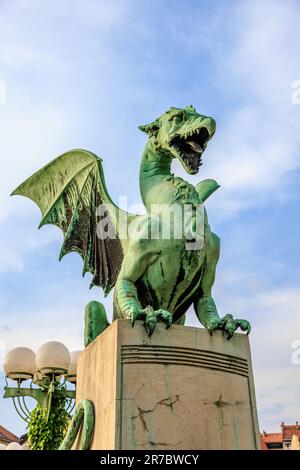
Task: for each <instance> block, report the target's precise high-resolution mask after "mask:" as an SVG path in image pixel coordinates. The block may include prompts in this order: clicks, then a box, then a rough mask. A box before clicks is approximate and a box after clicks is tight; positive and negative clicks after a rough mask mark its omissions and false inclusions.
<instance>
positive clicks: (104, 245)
mask: <svg viewBox="0 0 300 470" xmlns="http://www.w3.org/2000/svg"><path fill="white" fill-rule="evenodd" d="M140 129H141V130H142V131H143V132H145V133H146V134H147V136H148V141H147V143H146V146H145V149H144V152H143V156H142V161H141V167H140V191H141V196H142V200H143V203H144V206H145V208H146V214H145V215H134V214H130V213H127V212H125V211H122V210H121V209H119V208H118V207H117V206H116V205H115V204H114V203H113V201H112V200H111V198H110V196H109V194H108V191H107V189H106V186H105V181H104V176H103V169H102V163H101V162H102V160H101V159H100V158H99V157H97V156H96V155H94V154H93V153H91V152H88V151H86V150H71V151H70V152H67V153H65V154H63V155H61V156H59V157H58V158H56V159H55V160H53V161H52V162H50V163H49V164H48V165H46V166H45V167H43V168H42V169H41V170H39V171H38V172H37V173H35V174H34V175H33V176H31V177H30V178H29V179H27V180H26V181H25V182H24V183H22V184H21V185H20V186H19V187H18V188H17V189H16V190H15V191H14V192H13V194H18V195H22V196H27V197H29V198H31V199H32V200H33V201H34V202H35V203H36V204H37V205H38V206H39V208H40V209H41V212H42V221H41V224H40V226H42V225H44V224H49V223H50V224H55V225H57V226H58V227H60V228H61V229H62V231H63V233H64V242H63V246H62V249H61V253H60V259H61V258H62V257H63V256H64V255H65V254H66V253H69V252H71V251H76V252H78V253H79V254H80V255H81V256H82V259H83V275H84V274H85V273H86V272H90V273H91V274H92V282H91V286H94V285H96V286H101V287H102V288H103V290H104V293H105V294H107V293H108V292H110V290H111V289H112V288H113V287H115V289H114V317H113V318H114V319H117V318H125V319H129V320H130V321H131V322H132V325H134V322H135V321H136V320H137V319H142V320H144V321H145V326H146V330H147V332H148V334H149V335H151V334H152V333H153V331H154V329H155V326H156V324H157V322H158V321H163V322H165V323H166V325H167V327H170V326H171V324H174V323H175V324H184V321H185V315H186V312H187V310H188V308H189V307H190V306H191V305H194V309H195V312H196V315H197V317H198V319H199V321H200V322H201V324H202V325H203V326H204V327H205V328H207V329H208V330H209V332H210V333H211V334H212V333H213V331H214V330H217V329H219V330H223V331H225V332H226V334H227V337H228V338H230V337H231V336H232V335H233V333H234V332H235V330H236V329H238V328H241V329H242V330H243V331H246V332H247V334H248V333H249V332H250V324H249V322H248V321H247V320H239V319H234V318H233V316H232V315H226V316H224V317H223V318H220V316H219V314H218V312H217V308H216V305H215V302H214V300H213V298H212V286H213V283H214V280H215V271H216V265H217V261H218V258H219V250H220V242H219V238H218V237H217V236H216V235H215V234H214V233H212V232H211V230H210V227H209V225H208V222H207V214H206V211H205V209H203V210H202V211H198V210H197V208H198V207H202V208H203V203H204V202H205V200H206V199H207V198H208V197H209V196H210V195H211V194H212V193H213V192H214V191H215V190H216V189H217V188H218V187H219V186H218V184H217V183H216V182H215V181H214V180H204V181H202V182H200V183H198V184H197V185H196V186H195V187H194V186H192V185H191V184H189V183H187V182H186V181H184V180H183V179H181V178H179V177H175V176H174V175H173V174H172V173H171V163H172V160H173V159H175V158H177V159H178V160H179V161H180V163H181V164H182V166H183V168H184V169H185V170H186V172H187V173H189V174H191V175H194V174H196V173H197V172H198V170H199V167H200V165H201V164H202V154H203V152H204V150H205V148H206V145H207V142H208V141H209V140H210V139H211V138H212V136H213V135H214V132H215V121H214V120H213V119H212V118H211V117H206V116H202V115H200V114H199V113H197V112H196V110H195V109H194V108H193V107H192V106H188V107H186V108H184V109H179V108H170V109H169V110H168V111H167V112H165V113H164V114H162V115H161V116H160V117H159V118H158V119H156V120H155V121H153V122H151V123H150V124H147V125H145V126H140ZM101 205H102V207H104V208H105V211H106V212H105V214H103V213H102V218H100V219H99V217H100V216H99V212H97V208H99V207H100V206H101ZM175 206H176V207H177V208H178V207H179V208H184V207H188V206H189V207H191V208H192V209H191V212H190V214H191V215H190V217H189V218H188V222H186V221H184V222H183V236H181V237H178V236H176V233H175V232H176V229H177V228H178V227H177V225H178V224H177V225H176V224H175V222H174V219H172V220H173V222H172V221H171V218H170V223H169V228H170V236H169V237H162V236H161V233H162V232H163V230H164V228H165V210H166V208H171V209H173V208H174V207H175ZM96 213H97V214H98V216H96ZM199 214H200V216H199ZM100 215H101V214H100ZM103 216H105V217H103ZM199 217H200V224H199V223H196V222H197V220H198V222H199ZM197 218H198V219H197ZM104 220H105V221H106V225H104V224H103V221H104ZM124 221H125V222H126V226H127V230H125V231H124V230H123V229H122V227H121V225H122V224H123V225H124ZM108 226H110V227H113V228H114V236H112V234H111V230H108V228H107V227H108ZM101 227H102V228H101ZM128 227H130V230H128ZM153 227H156V232H155V230H154V232H155V236H149V233H150V232H151V234H152V230H153ZM199 227H200V229H199ZM201 227H202V228H201ZM108 233H109V234H110V236H107V234H108ZM187 242H188V243H187ZM197 243H198V244H197ZM107 325H108V321H107V317H106V314H105V310H104V307H103V306H102V305H101V304H100V303H99V302H95V301H93V302H91V303H90V304H88V306H87V307H86V331H85V344H86V345H87V344H88V343H89V342H90V341H91V340H93V339H94V338H95V337H96V336H97V334H99V333H100V332H101V331H102V330H103V329H104V328H106V326H107Z"/></svg>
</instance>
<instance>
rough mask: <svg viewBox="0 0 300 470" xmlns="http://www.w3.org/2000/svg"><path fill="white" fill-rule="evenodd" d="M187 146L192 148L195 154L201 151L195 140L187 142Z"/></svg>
mask: <svg viewBox="0 0 300 470" xmlns="http://www.w3.org/2000/svg"><path fill="white" fill-rule="evenodd" d="M187 144H189V146H190V147H192V149H193V150H195V152H197V153H200V152H202V151H203V150H202V147H201V145H200V144H198V142H196V141H195V140H187Z"/></svg>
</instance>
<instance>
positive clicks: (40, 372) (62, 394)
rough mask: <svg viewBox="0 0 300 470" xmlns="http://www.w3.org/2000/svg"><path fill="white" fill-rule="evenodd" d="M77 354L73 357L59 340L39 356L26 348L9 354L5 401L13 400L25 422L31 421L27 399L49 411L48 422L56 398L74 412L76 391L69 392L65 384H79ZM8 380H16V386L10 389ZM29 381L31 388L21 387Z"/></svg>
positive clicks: (43, 349) (13, 350) (5, 365)
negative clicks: (77, 381)
mask: <svg viewBox="0 0 300 470" xmlns="http://www.w3.org/2000/svg"><path fill="white" fill-rule="evenodd" d="M78 353H79V351H74V352H72V353H71V354H70V352H69V351H68V349H67V348H66V346H64V345H63V344H62V343H59V342H57V341H51V342H49V343H46V344H44V345H43V346H41V347H40V349H39V350H38V351H37V353H36V354H34V352H33V351H32V350H31V349H29V348H24V347H21V348H15V349H12V350H11V351H9V352H8V354H7V355H6V357H5V360H4V371H5V375H6V387H4V398H12V399H13V403H14V407H15V409H16V411H17V413H18V414H19V416H20V417H21V418H22V419H23V420H24V421H26V422H28V420H29V418H30V411H29V409H28V406H27V404H26V397H31V398H34V399H35V400H36V401H37V402H38V404H39V405H40V407H41V408H42V409H46V410H47V420H48V418H49V414H50V409H51V404H52V399H53V398H64V399H65V400H66V401H67V405H66V407H67V408H66V409H67V412H68V413H71V412H72V410H73V407H74V404H75V390H67V389H66V383H67V382H70V383H72V384H76V366H77V356H78ZM8 380H13V381H15V382H16V386H15V387H11V386H9V384H8ZM26 380H31V383H30V386H29V387H22V382H23V381H26Z"/></svg>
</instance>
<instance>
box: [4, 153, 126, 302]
mask: <svg viewBox="0 0 300 470" xmlns="http://www.w3.org/2000/svg"><path fill="white" fill-rule="evenodd" d="M12 194H13V195H21V196H26V197H28V198H30V199H32V200H33V201H34V202H35V203H36V204H37V205H38V206H39V208H40V210H41V212H42V221H41V223H40V226H39V227H42V226H43V225H45V224H54V225H57V226H58V227H59V228H61V229H62V231H63V233H64V242H63V246H62V248H61V252H60V259H61V258H62V257H63V256H64V255H65V254H67V253H70V252H72V251H75V252H77V253H79V254H80V255H81V257H82V259H83V275H85V273H86V272H90V273H92V275H93V278H92V281H91V286H90V287H93V286H94V285H96V286H101V287H102V288H103V289H104V292H105V294H107V293H108V292H109V291H110V290H111V288H112V287H113V286H114V284H115V281H116V278H117V275H118V271H119V269H120V267H121V264H122V260H123V250H122V246H121V243H120V240H119V238H118V237H117V236H116V237H115V238H106V239H103V237H99V236H97V218H96V210H97V208H98V207H99V205H100V204H102V203H104V204H106V206H107V207H109V204H113V203H112V201H111V199H110V197H109V195H108V193H107V189H106V186H105V182H104V176H103V170H102V164H101V159H100V158H99V157H97V156H96V155H94V154H93V153H91V152H88V151H85V150H72V151H70V152H67V153H65V154H63V155H61V156H60V157H58V158H56V159H55V160H53V161H52V162H50V163H49V164H48V165H46V166H45V167H43V168H42V169H41V170H39V171H38V172H37V173H35V174H34V175H32V176H31V177H30V178H28V179H27V180H26V181H25V182H24V183H22V184H21V185H20V186H19V187H18V188H17V189H16V190H15V191H14V192H13V193H12ZM116 209H117V208H116ZM117 210H118V209H117ZM108 216H110V214H108ZM106 220H107V219H106ZM110 222H113V223H112V224H110V225H111V226H115V220H114V219H113V220H110ZM98 230H99V226H98ZM98 235H99V232H98Z"/></svg>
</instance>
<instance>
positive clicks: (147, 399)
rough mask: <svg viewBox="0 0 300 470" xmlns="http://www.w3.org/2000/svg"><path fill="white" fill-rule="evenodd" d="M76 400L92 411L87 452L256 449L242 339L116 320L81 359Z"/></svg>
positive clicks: (247, 350)
mask: <svg viewBox="0 0 300 470" xmlns="http://www.w3.org/2000/svg"><path fill="white" fill-rule="evenodd" d="M76 398H77V400H81V399H90V400H92V401H93V403H94V406H95V411H96V422H95V432H94V437H93V442H92V446H91V449H97V450H110V449H126V450H129V449H143V450H160V449H165V450H175V449H176V450H179V449H185V450H200V449H220V450H221V449H259V448H260V443H259V429H258V420H257V410H256V403H255V390H254V384H253V374H252V366H251V354H250V347H249V339H248V337H247V336H245V335H244V334H235V335H234V337H233V338H232V339H231V340H230V341H227V339H226V337H225V335H224V334H223V333H222V332H220V331H217V332H216V333H214V335H213V336H210V334H209V333H208V331H207V330H205V329H203V328H191V327H186V326H172V327H171V328H170V329H169V330H167V329H166V327H165V325H164V324H159V325H158V326H157V328H156V330H155V331H154V333H153V335H152V337H151V338H149V337H148V336H147V334H146V332H145V328H144V325H143V322H140V321H138V322H136V324H135V326H134V328H132V326H131V324H130V322H129V321H127V320H117V321H115V322H113V323H112V325H110V326H109V327H108V328H107V330H105V331H104V332H103V333H102V334H101V335H100V336H99V337H98V338H96V340H95V341H93V342H92V343H91V344H90V345H89V346H88V347H87V348H86V349H85V350H84V351H83V352H82V353H81V354H80V357H79V360H78V369H77V397H76Z"/></svg>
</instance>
